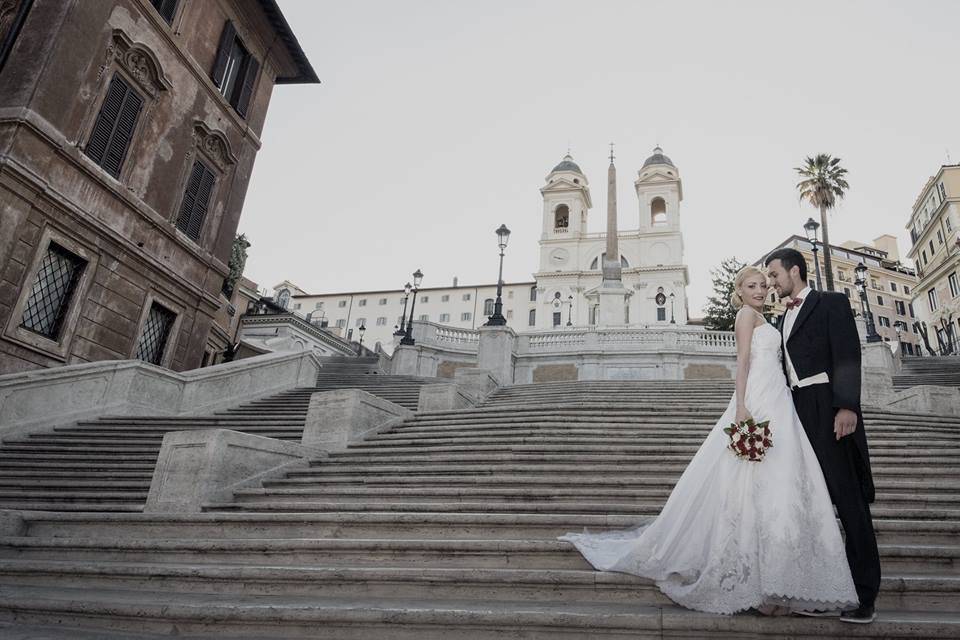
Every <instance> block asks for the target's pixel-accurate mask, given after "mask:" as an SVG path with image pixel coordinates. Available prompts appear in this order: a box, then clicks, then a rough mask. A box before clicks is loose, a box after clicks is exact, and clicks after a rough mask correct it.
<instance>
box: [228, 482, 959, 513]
mask: <svg viewBox="0 0 960 640" xmlns="http://www.w3.org/2000/svg"><path fill="white" fill-rule="evenodd" d="M671 489H672V487H670V486H666V485H665V486H662V487H645V488H640V489H636V488H620V487H581V486H579V485H577V484H572V483H571V484H567V485H564V486H549V485H535V486H523V487H509V486H501V487H484V486H478V487H448V486H436V485H435V486H428V485H425V486H379V485H373V486H363V485H340V486H337V487H330V486H326V485H322V486H312V485H310V484H302V485H301V484H297V485H293V486H291V485H283V484H280V485H278V484H277V481H274V482H271V483H270V485H269V486H268V488H262V487H261V488H251V489H241V490H239V491H236V492H235V493H234V496H235V498H236V499H238V500H239V499H241V498H245V497H247V496H262V495H270V496H274V497H275V498H278V499H284V498H288V499H289V498H306V499H308V500H311V499H312V500H320V501H329V502H344V503H353V502H357V501H363V500H367V499H373V500H380V501H389V500H394V501H398V502H443V501H453V500H457V501H468V502H470V501H473V502H475V501H480V500H489V501H491V502H498V501H499V502H506V501H519V502H550V501H556V502H563V501H578V500H579V501H594V502H604V501H631V502H633V503H648V502H651V501H657V502H659V503H661V504H662V503H663V502H664V501H665V500H666V498H667V497H668V496H669V495H670V491H671ZM876 504H877V505H879V506H887V507H889V506H893V505H899V504H902V505H905V506H908V507H925V508H943V509H960V493H955V494H950V493H944V494H934V493H927V494H922V493H907V492H903V493H892V492H882V491H881V492H880V493H878V494H877V502H876Z"/></svg>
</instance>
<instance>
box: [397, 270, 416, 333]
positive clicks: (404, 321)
mask: <svg viewBox="0 0 960 640" xmlns="http://www.w3.org/2000/svg"><path fill="white" fill-rule="evenodd" d="M411 289H413V286H411V284H410V283H409V282H408V283H407V284H405V285H403V315H402V316H400V326H399V327H397V329H396V331H394V332H393V335H395V336H405V335H407V330H406V327H407V300H408V299H409V298H410V290H411Z"/></svg>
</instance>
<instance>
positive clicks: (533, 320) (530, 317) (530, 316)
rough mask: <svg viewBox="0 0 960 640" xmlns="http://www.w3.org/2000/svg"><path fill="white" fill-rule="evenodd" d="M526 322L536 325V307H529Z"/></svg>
mask: <svg viewBox="0 0 960 640" xmlns="http://www.w3.org/2000/svg"><path fill="white" fill-rule="evenodd" d="M527 324H529V325H530V326H531V327H533V326H536V324H537V310H536V309H530V313H529V314H527Z"/></svg>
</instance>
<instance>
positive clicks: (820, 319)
mask: <svg viewBox="0 0 960 640" xmlns="http://www.w3.org/2000/svg"><path fill="white" fill-rule="evenodd" d="M785 318H786V314H784V315H782V316H780V321H779V323H778V328H779V329H780V332H781V333H783V322H784V319H785ZM786 346H787V350H788V351H789V352H790V360H791V362H793V368H794V369H795V370H796V372H797V379H798V380H803V379H804V378H808V377H810V376H812V375H816V374H818V373H820V372H821V371H826V372H827V375H828V376H830V390H831V391H832V393H833V407H834V408H835V409H850V410H851V411H859V410H860V336H859V335H858V334H857V325H856V323H855V322H854V319H853V311H852V310H851V309H850V303H849V302H848V301H847V298H846V296H844V295H843V294H840V293H834V292H829V291H828V292H821V291H816V290H813V289H811V290H810V292H809V293H808V294H807V298H806V300H804V303H803V306H801V307H800V312H799V313H798V314H797V317H796V319H795V320H794V322H793V330H792V331H791V332H790V337H788V338H787V343H786ZM783 366H784V375H786V366H787V364H786V358H784V360H783ZM788 380H789V378H788Z"/></svg>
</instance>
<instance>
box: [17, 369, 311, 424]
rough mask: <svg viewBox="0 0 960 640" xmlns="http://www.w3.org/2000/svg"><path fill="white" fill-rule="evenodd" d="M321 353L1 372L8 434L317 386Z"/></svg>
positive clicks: (197, 409) (206, 407)
mask: <svg viewBox="0 0 960 640" xmlns="http://www.w3.org/2000/svg"><path fill="white" fill-rule="evenodd" d="M319 369H320V363H319V360H318V359H317V357H316V356H315V355H313V354H312V353H309V352H298V353H271V354H266V355H262V356H257V357H254V358H248V359H244V360H239V361H236V362H228V363H224V364H219V365H215V366H212V367H205V368H203V369H193V370H191V371H186V372H182V373H177V372H174V371H169V370H167V369H164V368H162V367H157V366H154V365H151V364H147V363H146V362H142V361H139V360H113V361H106V362H95V363H88V364H80V365H70V366H66V367H57V368H53V369H43V370H38V371H29V372H26V373H13V374H8V375H3V376H0V437H9V436H13V435H24V434H27V433H32V432H36V431H39V430H47V429H50V428H53V427H57V426H63V425H67V424H72V423H74V422H76V421H78V420H86V419H90V418H96V417H99V416H103V415H192V414H200V413H209V412H212V411H216V410H219V409H224V408H227V407H232V406H234V405H236V404H238V403H239V402H242V401H249V400H254V399H256V398H258V397H262V396H266V395H270V394H274V393H277V392H280V391H285V390H287V389H292V388H295V387H301V386H313V384H314V382H315V380H316V376H317V372H318V371H319Z"/></svg>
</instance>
